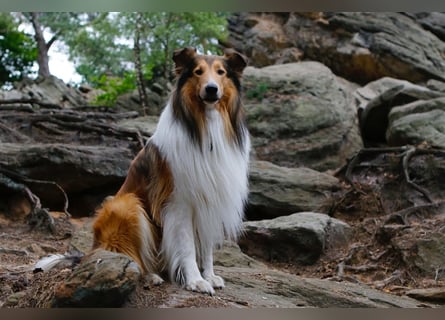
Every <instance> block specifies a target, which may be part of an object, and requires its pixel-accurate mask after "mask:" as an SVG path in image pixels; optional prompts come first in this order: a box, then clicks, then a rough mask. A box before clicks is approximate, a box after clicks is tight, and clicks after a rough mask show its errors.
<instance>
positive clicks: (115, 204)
mask: <svg viewBox="0 0 445 320" xmlns="http://www.w3.org/2000/svg"><path fill="white" fill-rule="evenodd" d="M93 231H94V248H102V249H104V250H109V251H113V252H119V253H123V254H125V255H128V256H129V257H131V258H132V259H133V260H134V261H136V262H137V263H138V264H139V266H140V267H141V269H142V270H143V272H144V273H153V272H155V270H156V245H155V241H154V234H153V231H152V229H151V225H150V221H149V220H148V218H147V213H146V212H145V210H144V208H143V206H142V203H141V201H140V200H139V199H138V197H137V196H136V195H135V194H133V193H127V194H123V195H118V196H114V197H109V198H107V199H106V200H105V201H104V202H103V204H102V206H101V208H100V209H98V210H97V212H96V220H95V221H94V224H93Z"/></svg>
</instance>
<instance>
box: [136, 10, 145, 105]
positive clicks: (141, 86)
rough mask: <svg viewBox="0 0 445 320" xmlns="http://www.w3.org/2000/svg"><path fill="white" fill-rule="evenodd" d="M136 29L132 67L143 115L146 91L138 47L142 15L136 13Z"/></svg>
mask: <svg viewBox="0 0 445 320" xmlns="http://www.w3.org/2000/svg"><path fill="white" fill-rule="evenodd" d="M136 14H137V17H136V29H135V36H134V47H133V53H134V66H135V69H136V85H137V88H138V93H139V98H140V100H141V106H142V109H143V110H144V114H145V108H146V107H147V104H148V103H147V101H148V98H147V91H146V90H145V86H144V74H143V72H142V63H141V46H140V38H141V29H142V21H141V20H142V14H141V13H136Z"/></svg>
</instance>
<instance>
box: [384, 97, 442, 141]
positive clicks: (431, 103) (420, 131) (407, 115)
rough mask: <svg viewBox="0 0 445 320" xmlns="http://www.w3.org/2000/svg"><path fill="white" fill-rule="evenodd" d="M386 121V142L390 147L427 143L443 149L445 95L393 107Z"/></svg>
mask: <svg viewBox="0 0 445 320" xmlns="http://www.w3.org/2000/svg"><path fill="white" fill-rule="evenodd" d="M388 120H389V123H388V130H387V132H386V140H387V141H388V144H390V145H395V146H399V145H405V144H419V143H422V142H427V143H428V144H430V145H432V146H434V147H442V148H445V95H444V96H443V97H441V98H436V99H431V100H426V101H425V100H419V101H416V102H412V103H410V104H406V105H403V106H398V107H395V108H393V109H392V110H391V112H390V113H389V117H388Z"/></svg>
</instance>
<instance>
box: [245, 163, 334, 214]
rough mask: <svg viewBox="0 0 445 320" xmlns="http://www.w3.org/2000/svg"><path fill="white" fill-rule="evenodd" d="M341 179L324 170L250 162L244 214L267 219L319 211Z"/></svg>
mask: <svg viewBox="0 0 445 320" xmlns="http://www.w3.org/2000/svg"><path fill="white" fill-rule="evenodd" d="M339 188H340V182H339V180H338V179H337V178H335V177H333V176H332V175H329V174H326V173H320V172H318V171H315V170H312V169H309V168H305V167H298V168H286V167H280V166H277V165H274V164H272V163H270V162H267V161H252V162H251V164H250V172H249V202H248V206H247V210H246V213H247V217H248V219H251V220H258V219H270V218H276V217H279V216H285V215H289V214H291V213H294V212H298V211H320V210H322V208H323V207H324V204H325V202H326V200H327V199H328V198H329V197H330V195H331V194H332V193H333V192H335V191H338V190H339Z"/></svg>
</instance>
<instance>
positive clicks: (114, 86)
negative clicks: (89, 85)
mask: <svg viewBox="0 0 445 320" xmlns="http://www.w3.org/2000/svg"><path fill="white" fill-rule="evenodd" d="M95 82H96V84H97V88H98V89H101V90H103V91H104V93H103V94H100V95H98V96H97V98H96V101H95V103H96V104H97V105H101V106H112V105H114V103H115V102H116V99H117V97H119V96H120V95H122V94H124V93H127V92H129V91H132V90H134V89H135V87H136V86H135V75H134V73H131V72H127V73H125V74H124V76H123V77H120V78H117V77H113V76H106V75H102V76H100V77H99V78H97V79H95Z"/></svg>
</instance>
